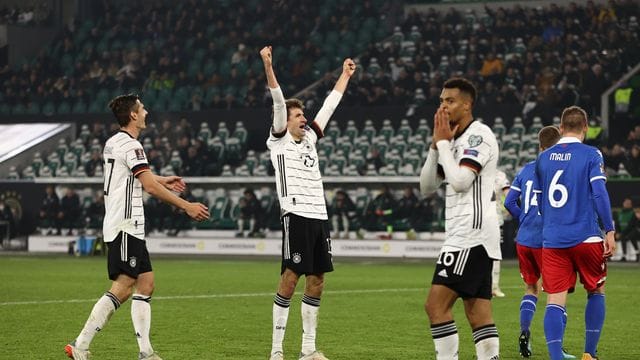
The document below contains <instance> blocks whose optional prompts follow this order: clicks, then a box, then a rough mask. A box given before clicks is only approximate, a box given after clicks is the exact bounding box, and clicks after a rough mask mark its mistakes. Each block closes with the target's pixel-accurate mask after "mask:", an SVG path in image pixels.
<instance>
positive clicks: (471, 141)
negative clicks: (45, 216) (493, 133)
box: [467, 135, 482, 148]
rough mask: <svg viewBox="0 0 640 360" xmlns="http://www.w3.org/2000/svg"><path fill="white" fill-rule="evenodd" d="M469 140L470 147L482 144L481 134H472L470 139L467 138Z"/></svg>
mask: <svg viewBox="0 0 640 360" xmlns="http://www.w3.org/2000/svg"><path fill="white" fill-rule="evenodd" d="M467 142H468V143H469V146H470V147H472V148H473V147H476V146H478V145H480V144H482V136H480V135H471V136H469V139H467Z"/></svg>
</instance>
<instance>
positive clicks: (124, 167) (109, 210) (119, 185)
mask: <svg viewBox="0 0 640 360" xmlns="http://www.w3.org/2000/svg"><path fill="white" fill-rule="evenodd" d="M103 159H104V207H105V215H104V223H103V228H102V233H103V235H104V241H105V242H111V241H113V240H115V238H116V236H117V235H118V233H119V232H120V231H123V232H125V233H127V234H129V235H132V236H135V237H136V238H138V239H143V240H144V208H143V205H142V184H140V181H139V180H138V179H137V176H138V175H140V174H141V173H142V172H144V171H147V170H149V164H148V163H147V156H146V155H145V153H144V149H143V148H142V144H140V142H139V141H138V140H136V139H134V138H133V137H132V136H131V135H129V134H128V133H127V132H124V131H119V132H117V133H116V134H115V135H113V136H112V137H110V138H109V139H108V140H107V142H106V143H105V145H104V151H103Z"/></svg>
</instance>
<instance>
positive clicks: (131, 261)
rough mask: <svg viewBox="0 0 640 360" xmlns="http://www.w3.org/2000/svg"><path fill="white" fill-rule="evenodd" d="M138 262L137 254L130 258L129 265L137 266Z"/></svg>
mask: <svg viewBox="0 0 640 360" xmlns="http://www.w3.org/2000/svg"><path fill="white" fill-rule="evenodd" d="M137 264H138V259H136V257H135V256H132V257H130V258H129V266H131V267H132V268H134V267H136V265H137Z"/></svg>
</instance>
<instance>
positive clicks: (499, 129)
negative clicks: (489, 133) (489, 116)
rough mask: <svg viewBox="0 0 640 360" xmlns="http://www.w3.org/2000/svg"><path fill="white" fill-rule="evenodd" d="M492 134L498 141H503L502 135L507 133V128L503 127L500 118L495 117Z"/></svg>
mask: <svg viewBox="0 0 640 360" xmlns="http://www.w3.org/2000/svg"><path fill="white" fill-rule="evenodd" d="M492 130H493V133H494V134H495V135H496V139H498V141H500V140H503V136H504V134H505V133H506V132H507V128H506V127H505V126H504V123H503V122H502V118H501V117H496V118H495V120H494V121H493V126H492Z"/></svg>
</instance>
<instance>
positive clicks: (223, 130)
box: [216, 121, 229, 144]
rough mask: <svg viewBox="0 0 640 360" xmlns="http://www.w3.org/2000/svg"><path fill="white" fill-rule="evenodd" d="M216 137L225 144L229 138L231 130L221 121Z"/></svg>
mask: <svg viewBox="0 0 640 360" xmlns="http://www.w3.org/2000/svg"><path fill="white" fill-rule="evenodd" d="M216 137H217V138H218V139H220V141H222V143H223V144H224V143H225V142H226V141H227V138H228V137H229V129H227V123H226V122H224V121H220V123H219V124H218V130H217V131H216Z"/></svg>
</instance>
